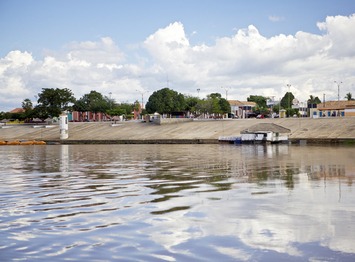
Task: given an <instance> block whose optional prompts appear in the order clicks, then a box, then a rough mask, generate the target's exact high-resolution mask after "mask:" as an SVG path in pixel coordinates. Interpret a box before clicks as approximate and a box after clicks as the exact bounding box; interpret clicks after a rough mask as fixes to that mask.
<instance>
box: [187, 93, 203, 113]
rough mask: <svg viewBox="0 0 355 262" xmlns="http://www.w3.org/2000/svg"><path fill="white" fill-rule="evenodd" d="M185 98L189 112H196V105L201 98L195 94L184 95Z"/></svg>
mask: <svg viewBox="0 0 355 262" xmlns="http://www.w3.org/2000/svg"><path fill="white" fill-rule="evenodd" d="M184 98H185V102H186V108H185V110H186V111H189V112H194V111H196V110H195V107H196V105H197V104H198V102H199V101H200V99H199V98H198V97H194V96H190V95H184Z"/></svg>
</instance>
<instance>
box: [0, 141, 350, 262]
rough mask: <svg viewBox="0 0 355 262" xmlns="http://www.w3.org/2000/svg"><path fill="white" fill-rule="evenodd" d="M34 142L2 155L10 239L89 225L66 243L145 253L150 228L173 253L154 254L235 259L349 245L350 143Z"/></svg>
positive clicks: (56, 252) (0, 214) (72, 231)
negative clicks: (43, 144) (50, 145)
mask: <svg viewBox="0 0 355 262" xmlns="http://www.w3.org/2000/svg"><path fill="white" fill-rule="evenodd" d="M58 149H60V150H58ZM137 149H140V150H137ZM201 149H202V150H201ZM29 150H30V153H33V152H36V153H38V154H37V156H38V155H39V157H38V159H36V154H33V155H32V156H31V155H29V154H26V152H25V153H23V152H21V153H19V152H17V153H16V152H11V155H12V156H14V157H15V159H16V163H13V162H11V161H10V164H11V168H12V169H14V172H13V173H11V172H12V171H11V168H9V167H8V166H7V167H5V168H4V169H1V167H2V166H1V165H3V164H1V163H0V170H3V171H0V182H1V183H2V185H3V187H2V189H0V193H1V194H0V196H4V195H7V198H4V197H1V198H0V200H1V202H2V208H1V209H0V218H1V219H2V222H1V226H0V230H2V232H3V233H6V236H7V239H11V240H12V241H29V240H31V241H38V239H40V238H41V237H43V235H46V234H47V235H56V236H57V237H59V236H71V235H72V236H76V235H80V234H83V232H85V233H86V234H87V237H86V238H83V241H82V242H81V244H78V242H77V240H75V242H73V244H72V245H69V246H70V248H72V246H73V247H76V246H82V247H83V248H82V249H83V250H84V249H85V250H94V247H96V246H100V245H111V244H110V243H112V242H117V240H118V239H123V240H122V243H126V244H121V246H120V247H119V248H118V247H116V249H115V250H117V252H119V251H120V250H121V249H120V248H126V247H128V246H132V245H133V246H134V247H135V248H137V249H139V250H140V251H142V252H143V251H144V250H147V249H145V248H143V247H142V246H141V245H143V243H142V242H140V241H142V240H141V239H140V237H141V236H146V238H148V239H149V240H151V241H153V242H154V243H156V244H158V245H161V246H162V247H164V249H165V250H166V251H168V253H164V254H161V253H159V252H158V253H154V252H151V255H152V256H154V257H156V258H157V259H162V260H167V261H174V260H177V259H175V258H174V254H176V255H177V254H184V255H185V256H188V257H194V256H196V255H197V254H196V253H198V252H200V251H199V250H200V249H199V245H200V244H201V243H206V247H205V248H208V249H209V252H211V254H210V255H211V256H212V257H213V256H214V255H216V254H224V255H225V256H226V257H229V258H233V259H236V260H249V259H251V260H253V259H255V254H257V253H258V252H259V253H260V252H261V253H262V254H264V253H263V252H265V251H269V252H271V253H272V252H275V253H274V254H285V255H289V256H293V257H296V258H297V257H304V256H307V255H309V253H310V252H309V251H307V248H309V247H310V246H312V245H316V246H317V247H318V248H321V247H322V248H327V249H330V250H331V251H333V252H336V251H339V252H344V253H351V254H355V248H354V247H353V245H352V243H353V242H354V240H355V232H354V222H353V221H354V219H353V218H354V217H355V211H354V210H355V208H354V203H353V201H352V199H353V189H354V187H353V183H352V180H353V178H354V172H353V170H354V166H355V163H353V160H352V158H351V154H352V151H353V149H352V148H340V149H337V148H327V150H323V148H318V147H315V148H314V147H293V146H292V147H289V146H287V145H280V146H279V147H278V146H270V147H265V146H246V147H244V146H240V147H234V146H215V145H214V146H211V145H208V146H201V147H196V146H180V147H174V146H141V147H136V146H133V147H131V146H102V147H101V146H83V147H80V146H65V147H58V148H57V149H55V148H54V147H53V148H51V149H50V148H48V147H44V148H43V151H41V150H40V149H38V148H37V149H33V148H32V149H29ZM33 150H37V151H33ZM27 153H28V152H27ZM0 156H5V151H4V152H3V151H0ZM44 156H45V157H46V158H45V159H46V162H45V163H42V162H40V161H41V159H42V157H44ZM37 160H38V161H37ZM25 161H29V163H30V165H26V162H25ZM51 161H53V163H54V164H53V167H51V166H50V164H49V163H50V162H51ZM4 170H5V171H4ZM41 171H42V173H41ZM123 229H124V230H123ZM9 232H12V233H9ZM100 232H101V233H100ZM103 232H105V233H103ZM84 239H85V240H84ZM0 242H1V241H0ZM10 242H11V241H10ZM39 243H40V242H39ZM133 243H134V244H133ZM3 244H4V246H9V245H10V244H9V243H8V241H6V244H5V242H4V243H3ZM12 244H14V243H12ZM12 244H11V245H12ZM11 245H10V246H11ZM1 246H2V244H1V243H0V248H1ZM49 249H50V252H49V251H48V252H49V253H48V255H52V256H60V255H62V254H63V252H65V251H66V249H63V248H62V247H61V246H60V245H59V246H57V247H56V248H54V246H53V247H51V248H49ZM146 252H148V251H146ZM169 252H170V253H169ZM255 252H256V253H255ZM311 253H312V252H311ZM200 256H202V257H203V256H207V253H206V254H200Z"/></svg>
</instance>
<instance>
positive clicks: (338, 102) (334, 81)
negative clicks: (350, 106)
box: [334, 81, 343, 107]
mask: <svg viewBox="0 0 355 262" xmlns="http://www.w3.org/2000/svg"><path fill="white" fill-rule="evenodd" d="M334 83H336V84H337V85H338V107H340V101H339V87H340V84H342V83H343V82H340V83H338V82H337V81H334Z"/></svg>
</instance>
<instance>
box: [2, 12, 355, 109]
mask: <svg viewBox="0 0 355 262" xmlns="http://www.w3.org/2000/svg"><path fill="white" fill-rule="evenodd" d="M318 27H319V29H320V30H321V32H322V33H323V34H322V35H315V34H310V33H307V32H302V31H300V32H297V33H296V34H295V35H288V36H286V35H283V34H280V35H276V36H274V37H271V38H267V37H264V36H262V35H261V34H260V33H259V31H258V29H257V28H256V27H255V26H253V25H250V26H248V28H246V29H239V30H237V32H236V33H235V34H234V35H232V36H231V37H223V38H217V39H216V40H215V44H214V45H211V46H207V45H205V44H198V45H191V44H190V42H189V39H188V37H187V36H186V33H185V30H184V26H183V24H182V23H180V22H175V23H172V24H170V25H168V26H167V27H166V28H162V29H159V30H157V31H156V32H155V33H154V34H152V35H150V36H148V37H147V38H146V39H145V41H143V42H142V44H141V46H140V49H143V51H145V52H148V54H149V55H143V56H142V54H140V55H138V54H136V56H135V57H134V58H135V59H136V60H135V61H138V62H136V63H133V62H132V61H131V60H130V62H127V60H126V58H127V57H128V56H127V54H125V53H123V52H122V51H121V50H120V48H119V47H118V46H117V45H116V44H115V43H114V42H113V40H112V39H111V38H110V37H106V38H102V39H101V40H100V41H98V42H91V41H87V42H80V43H78V42H71V43H69V44H67V45H65V46H64V47H63V49H62V50H61V51H59V52H57V51H51V50H44V51H43V56H44V59H43V61H37V60H35V59H34V58H33V56H32V55H31V54H29V53H27V52H20V51H18V50H15V51H11V52H10V53H9V54H8V55H7V56H6V57H5V58H2V59H1V60H0V84H1V88H0V94H1V98H0V104H1V105H2V108H0V111H1V110H5V111H10V110H12V109H13V108H15V107H20V106H21V102H22V100H23V99H25V98H30V99H31V98H32V99H33V95H34V94H37V93H38V92H40V91H41V89H42V88H44V87H53V88H57V87H58V88H65V87H66V88H69V89H71V90H72V91H73V92H74V94H75V96H76V97H77V98H79V97H80V96H82V95H83V94H86V93H88V92H90V91H91V90H97V91H98V92H101V93H102V94H104V95H107V94H108V93H109V92H112V97H113V98H115V99H116V100H117V101H127V100H128V101H131V102H133V101H134V100H136V99H139V96H140V95H139V94H138V92H136V91H135V90H136V89H138V90H149V91H150V92H151V93H152V92H153V91H155V90H158V89H161V88H163V87H165V86H166V85H167V78H166V75H167V74H168V77H169V88H172V89H174V90H176V91H178V92H181V93H184V94H192V95H195V96H197V91H196V89H197V88H199V89H200V93H199V94H200V97H202V96H205V95H207V94H209V93H212V92H220V93H221V94H222V95H223V96H224V92H222V90H221V88H220V87H221V86H225V87H232V89H231V90H230V91H229V92H228V98H229V99H240V100H246V98H247V97H248V96H249V95H251V94H253V95H265V96H276V98H277V99H279V98H280V97H282V96H283V95H284V93H285V92H286V91H288V90H287V86H286V85H287V84H291V85H292V87H291V91H292V92H293V93H294V94H295V95H296V97H297V98H298V99H299V100H300V101H304V100H306V99H307V98H308V97H309V95H310V94H312V95H316V96H319V97H323V94H326V99H337V87H336V86H335V85H334V80H339V81H342V82H343V84H342V86H341V89H340V90H341V94H340V96H341V98H343V97H344V96H345V94H346V93H348V92H354V85H353V83H354V80H355V79H354V78H355V76H354V74H353V72H354V71H355V63H354V62H355V61H354V60H355V57H354V56H355V49H354V48H353V46H354V45H355V39H354V38H353V37H352V36H353V35H355V16H354V15H351V16H349V17H345V16H334V17H333V16H329V17H327V18H326V20H325V21H324V22H322V23H318ZM193 34H194V33H193ZM193 34H192V35H193ZM129 50H131V51H132V50H136V49H129ZM138 51H139V49H137V52H138ZM145 52H143V53H145ZM134 58H133V57H131V58H130V59H134ZM147 98H148V95H147V96H145V97H144V101H145V102H146V101H147Z"/></svg>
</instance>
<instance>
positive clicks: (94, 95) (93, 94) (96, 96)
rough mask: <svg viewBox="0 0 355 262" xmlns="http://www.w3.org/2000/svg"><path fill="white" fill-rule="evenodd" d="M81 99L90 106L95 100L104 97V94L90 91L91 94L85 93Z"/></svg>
mask: <svg viewBox="0 0 355 262" xmlns="http://www.w3.org/2000/svg"><path fill="white" fill-rule="evenodd" d="M81 99H82V100H84V102H85V103H86V104H87V105H88V106H89V107H90V106H91V104H92V103H94V102H95V101H98V100H101V99H103V96H102V94H101V93H99V92H97V91H90V93H89V94H85V95H83V97H82V98H81Z"/></svg>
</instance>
